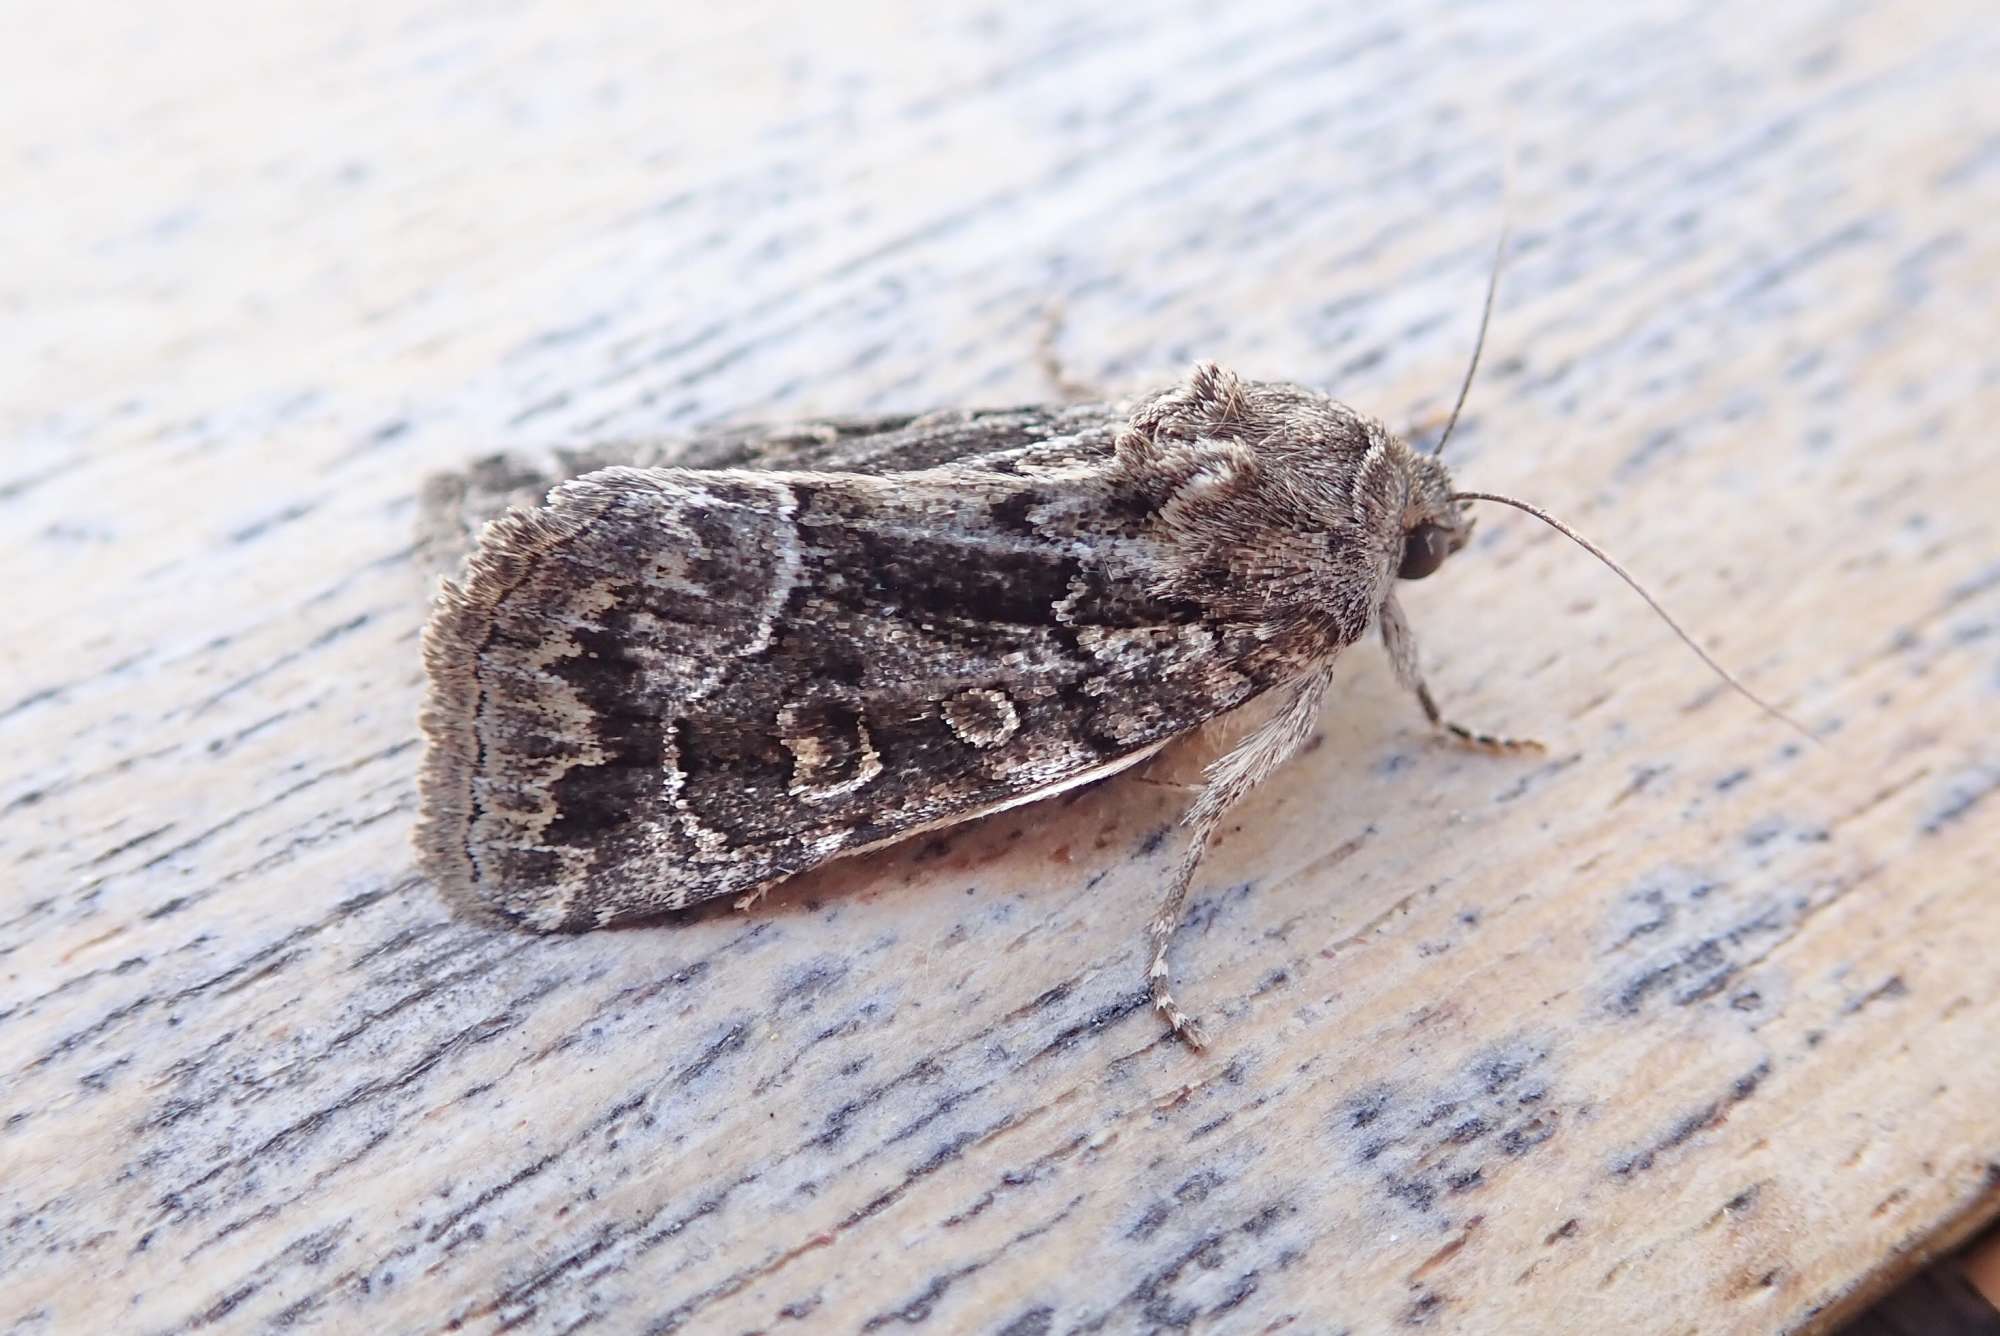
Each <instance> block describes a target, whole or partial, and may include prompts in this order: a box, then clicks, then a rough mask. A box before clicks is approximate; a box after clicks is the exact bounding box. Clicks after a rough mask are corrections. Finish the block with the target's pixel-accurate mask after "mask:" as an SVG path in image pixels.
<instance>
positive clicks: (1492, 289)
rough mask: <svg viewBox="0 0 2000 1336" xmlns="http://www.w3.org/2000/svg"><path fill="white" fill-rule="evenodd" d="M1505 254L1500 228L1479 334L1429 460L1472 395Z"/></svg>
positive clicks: (1504, 237) (1441, 449)
mask: <svg viewBox="0 0 2000 1336" xmlns="http://www.w3.org/2000/svg"><path fill="white" fill-rule="evenodd" d="M1506 254H1507V228H1506V225H1505V224H1504V223H1503V224H1502V225H1501V227H1500V240H1499V242H1498V244H1496V245H1495V246H1494V247H1493V272H1492V273H1490V274H1488V275H1487V276H1486V305H1485V306H1483V307H1482V308H1480V312H1479V334H1478V337H1476V338H1474V339H1473V341H1472V361H1470V362H1469V363H1467V364H1466V367H1465V381H1464V383H1463V384H1461V385H1460V386H1459V387H1458V402H1457V403H1455V404H1453V405H1452V406H1451V416H1450V417H1448V418H1446V419H1445V422H1444V432H1443V434H1442V435H1440V436H1439V437H1438V443H1437V444H1436V445H1434V446H1432V447H1431V458H1433V459H1435V458H1437V457H1438V456H1439V455H1441V454H1443V453H1444V443H1445V442H1446V441H1448V440H1450V439H1451V429H1452V428H1453V427H1456V426H1457V425H1458V415H1459V413H1460V412H1461V411H1462V410H1463V409H1464V408H1465V397H1466V396H1467V395H1469V394H1471V393H1472V377H1473V376H1474V374H1476V373H1477V372H1478V370H1479V354H1480V353H1482V352H1484V351H1486V326H1487V325H1489V324H1490V323H1492V320H1493V294H1494V293H1496V292H1498V291H1500V261H1501V260H1502V259H1503V258H1504V257H1505V256H1506Z"/></svg>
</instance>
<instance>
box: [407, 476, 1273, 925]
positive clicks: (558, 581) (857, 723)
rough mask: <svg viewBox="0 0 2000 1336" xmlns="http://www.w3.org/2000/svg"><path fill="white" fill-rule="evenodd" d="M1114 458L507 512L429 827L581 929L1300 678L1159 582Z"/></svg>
mask: <svg viewBox="0 0 2000 1336" xmlns="http://www.w3.org/2000/svg"><path fill="white" fill-rule="evenodd" d="M1101 474H1102V471H1101V470H1099V471H1097V472H1096V473H1093V472H1091V471H1090V470H1088V469H1084V470H1077V471H1073V472H1072V474H1071V475H1069V476H1064V477H1055V476H1050V477H1047V478H1039V479H1036V478H1024V477H1023V476H1020V475H1017V474H1007V473H1002V472H989V471H980V470H971V469H965V468H953V469H949V470H936V471H930V472H919V473H909V474H893V475H887V476H869V475H860V474H826V473H785V472H759V471H692V470H677V469H652V470H639V469H624V468H613V469H608V470H605V471H602V472H599V473H596V474H592V475H590V476H588V477H585V478H582V479H579V480H577V481H574V482H571V483H568V484H566V485H564V486H563V487H561V488H559V489H558V490H557V491H556V493H555V494H554V495H553V496H552V497H551V500H550V504H549V505H548V506H546V507H544V508H541V509H538V510H532V511H522V512H516V513H514V514H511V515H508V516H506V517H503V518H502V519H500V520H498V521H496V522H494V523H493V524H492V525H490V526H489V527H488V528H487V530H486V531H485V533H484V534H483V535H482V537H481V539H480V542H479V546H478V550H477V551H476V553H475V554H474V556H473V559H472V561H471V563H470V566H469V569H468V573H467V576H466V578H465V580H464V582H463V583H462V584H461V585H456V586H452V585H448V586H447V587H446V590H445V592H444V594H443V595H442V596H441V598H440V600H439V603H438V606H437V608H436V610H435V612H434V614H433V616H432V619H431V622H430V625H429V626H428V628H427V630H426V633H425V646H424V648H425V658H426V663H427V667H428V669H429V676H430V689H429V696H428V699H427V703H426V706H425V709H424V716H423V719H424V728H425V732H426V734H427V736H428V739H429V744H430V745H429V750H428V754H427V756H426V759H425V762H424V767H423V774H422V805H423V814H422V820H421V824H420V828H419V834H418V846H419V850H420V855H421V858H422V861H423V864H424V866H425V869H426V870H427V871H428V872H429V873H430V875H431V876H432V877H433V878H434V879H435V880H436V881H437V882H438V883H439V885H440V886H441V887H442V888H443V889H444V891H445V892H446V893H447V895H448V896H450V897H451V898H453V899H454V900H456V901H458V902H460V903H462V904H466V905H470V906H474V907H477V908H480V909H483V910H486V911H488V912H494V913H498V914H500V915H503V916H505V917H507V918H510V919H513V920H516V921H519V922H522V923H524V924H526V925H528V926H531V927H534V928H537V929H542V930H552V929H576V928H586V927H592V926H597V925H600V924H604V923H609V922H613V921H616V920H620V919H627V918H634V917H640V916H645V915H650V914H655V913H658V912H660V911H663V910H671V909H678V908H681V907H683V906H686V905H690V904H693V903H696V902H698V901H702V900H707V899H710V898H713V897H717V896H724V895H731V894H740V893H743V892H746V891H750V890H754V889H756V888H758V887H760V886H765V885H768V884H770V883H771V882H773V881H776V880H778V879H780V878H782V877H785V876H788V875H790V874H792V873H794V872H797V871H800V870H803V869H805V868H808V867H812V866H814V865H816V864H818V863H821V862H824V861H826V860H827V859H829V858H833V857H837V856H839V855H841V854H844V853H850V852H855V851H858V850H860V849H864V848H868V847H872V846H875V845H879V844H883V843H887V842H891V841H893V840H896V839H899V838H902V837H904V836H906V835H909V834H911V833H914V832H916V831H919V830H923V829H927V828H931V827H935V826H938V825H943V824H947V823H950V822H954V821H959V820H964V819H966V818H968V817H971V816H976V815H979V814H980V813H982V812H985V811H990V810H994V809H995V808H997V807H1003V806H1008V805H1012V804H1013V803H1016V802H1022V801H1027V800H1029V799H1031V798H1033V797H1036V796H1039V795H1043V794H1047V793H1049V792H1053V791H1055V790H1058V789H1061V788H1064V787H1069V786H1072V785H1074V784H1077V783H1082V782H1087V781H1088V780H1089V779H1091V778H1094V777H1095V776H1097V775H1098V774H1102V773H1109V772H1110V771H1112V770H1115V769H1118V768H1120V767H1122V766H1123V765H1126V764H1129V763H1131V762H1132V761H1133V760H1136V759H1139V758H1140V757H1142V756H1143V755H1145V754H1147V753H1148V752H1150V751H1152V750H1153V749H1155V748H1157V747H1158V746H1159V745H1161V744H1162V743H1163V742H1165V741H1166V740H1168V739H1170V738H1172V737H1174V736H1176V735H1178V734H1181V733H1184V732H1186V731H1188V730H1189V729H1192V728H1194V727H1196V726H1197V725H1199V724H1201V723H1202V722H1204V721H1205V720H1206V719H1208V718H1211V717H1213V716H1215V715H1216V714H1218V713H1220V712H1222V711H1223V710H1226V709H1228V708H1231V707H1233V706H1234V705H1236V704H1238V703H1240V702H1242V701H1243V700H1246V699H1248V698H1250V697H1251V696H1253V695H1256V694H1257V693H1259V692H1260V691H1262V690H1264V689H1265V688H1266V687H1268V686H1270V685H1273V684H1274V683H1273V682H1271V681H1268V680H1264V679H1263V678H1262V677H1260V676H1259V673H1258V671H1257V670H1256V669H1254V668H1251V667H1248V666H1246V665H1248V664H1250V663H1251V662H1252V661H1253V660H1254V658H1255V654H1254V641H1255V635H1254V632H1253V631H1252V630H1251V629H1250V628H1236V627H1229V626H1219V625H1216V624H1213V623H1211V622H1209V621H1206V620H1204V618H1203V616H1202V615H1201V609H1200V608H1199V607H1197V606H1194V605H1190V604H1184V603H1175V602H1172V601H1169V600H1163V599H1161V598H1158V597H1155V596H1153V595H1151V594H1149V593H1148V592H1146V591H1147V589H1148V587H1149V581H1148V570H1149V565H1148V563H1149V562H1151V561H1153V560H1154V559H1155V554H1154V553H1152V551H1151V550H1150V547H1149V544H1150V543H1151V542H1152V540H1150V539H1149V538H1148V537H1147V536H1146V533H1145V523H1144V520H1143V517H1139V516H1135V515H1134V514H1132V513H1131V511H1132V507H1130V506H1129V505H1124V506H1122V507H1121V505H1120V504H1119V501H1120V498H1119V497H1118V496H1117V495H1116V494H1115V492H1114V491H1113V490H1112V489H1110V488H1109V486H1108V485H1107V484H1105V483H1104V482H1103V481H1102V477H1101Z"/></svg>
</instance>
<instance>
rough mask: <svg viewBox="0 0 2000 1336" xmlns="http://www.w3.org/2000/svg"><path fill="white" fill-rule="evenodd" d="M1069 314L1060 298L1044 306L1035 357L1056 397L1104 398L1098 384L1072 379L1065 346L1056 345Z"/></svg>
mask: <svg viewBox="0 0 2000 1336" xmlns="http://www.w3.org/2000/svg"><path fill="white" fill-rule="evenodd" d="M1066 323H1067V316H1066V315H1065V313H1064V311H1063V304H1062V302H1061V300H1059V299H1058V300H1054V301H1051V302H1050V303H1049V304H1048V305H1047V306H1046V307H1044V308H1043V309H1042V330H1041V333H1040V334H1039V335H1037V336H1036V338H1035V361H1036V362H1037V363H1038V364H1039V365H1040V366H1041V368H1042V375H1043V376H1045V377H1046V378H1047V379H1048V382H1049V388H1051V389H1053V390H1054V391H1055V393H1056V397H1057V398H1058V399H1060V400H1061V401H1062V402H1063V403H1066V404H1082V403H1091V402H1094V401H1095V400H1098V399H1102V398H1103V397H1104V395H1102V394H1101V393H1099V392H1098V389H1097V387H1096V386H1095V385H1086V384H1085V383H1084V382H1082V381H1080V380H1075V379H1072V378H1071V376H1070V374H1069V368H1067V367H1065V366H1064V365H1063V359H1062V350H1061V349H1060V348H1058V347H1057V346H1056V345H1057V344H1058V343H1059V342H1060V341H1061V339H1062V332H1063V326H1064V325H1065V324H1066Z"/></svg>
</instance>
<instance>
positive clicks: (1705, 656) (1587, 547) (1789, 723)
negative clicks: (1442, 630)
mask: <svg viewBox="0 0 2000 1336" xmlns="http://www.w3.org/2000/svg"><path fill="white" fill-rule="evenodd" d="M1451 499H1452V500H1454V501H1497V502H1499V503H1500V504H1501V505H1503V506H1512V507H1514V509H1516V510H1524V511H1526V512H1527V513H1528V514H1530V515H1533V516H1534V517H1535V518H1536V519H1538V520H1540V521H1541V522H1542V523H1544V524H1546V525H1548V526H1549V527H1550V528H1551V529H1554V530H1555V531H1556V532H1557V533H1559V534H1561V535H1562V536H1563V537H1565V538H1567V539H1569V540H1570V541H1571V542H1572V543H1575V544H1576V545H1577V546H1578V547H1580V548H1582V549H1583V550H1584V551H1586V552H1588V553H1590V555H1591V556H1593V557H1596V558H1597V559H1598V560H1599V561H1601V562H1603V563H1604V564H1605V565H1606V566H1609V567H1610V568H1611V569H1612V571H1613V572H1614V573H1615V574H1616V575H1617V576H1618V578H1619V579H1621V580H1623V581H1624V582H1625V583H1626V584H1628V585H1631V586H1632V588H1633V589H1634V590H1635V591H1636V592H1637V593H1638V595H1639V597H1640V598H1643V599H1645V600H1646V606H1648V607H1650V608H1651V609H1652V610H1653V611H1654V612H1656V613H1658V614H1659V615H1660V620H1661V621H1663V622H1665V623H1666V624H1667V625H1668V626H1670V627H1672V628H1673V631H1674V634H1675V635H1677V636H1679V637H1680V638H1681V643H1683V644H1685V645H1686V646H1687V647H1688V648H1689V649H1691V650H1693V651H1694V652H1695V653H1696V654H1697V655H1698V656H1700V658H1701V661H1702V662H1703V663H1705V664H1707V665H1708V666H1709V667H1710V668H1711V669H1713V670H1714V672H1715V675H1716V676H1717V677H1719V678H1721V679H1722V680H1723V681H1724V682H1727V683H1728V684H1729V685H1730V686H1731V687H1732V688H1733V689H1734V690H1735V691H1736V692H1737V694H1738V695H1740V696H1742V697H1743V698H1744V699H1745V700H1747V701H1749V702H1750V703H1751V704H1752V705H1755V706H1756V707H1757V708H1758V709H1760V710H1762V711H1763V712H1764V713H1765V714H1768V715H1770V716H1771V717H1772V718H1773V719H1776V720H1777V721H1778V722H1779V723H1781V724H1784V725H1785V726H1786V727H1787V728H1790V729H1791V730H1793V731H1794V732H1796V733H1797V734H1799V736H1801V737H1803V738H1805V739H1806V740H1807V741H1809V742H1814V743H1817V742H1818V741H1819V739H1818V738H1816V737H1814V736H1813V735H1812V732H1811V730H1809V729H1808V728H1807V727H1806V726H1805V725H1804V724H1801V723H1800V722H1799V721H1798V720H1796V719H1794V718H1792V717H1791V716H1790V715H1789V714H1786V713H1785V712H1784V711H1783V710H1781V709H1779V708H1778V707H1777V706H1775V705H1773V704H1771V703H1770V702H1769V701H1767V700H1765V699H1764V698H1763V697H1762V696H1759V695H1758V694H1757V693H1756V692H1754V691H1752V690H1751V689H1750V688H1749V687H1746V686H1744V685H1743V684H1742V683H1741V682H1739V681H1737V680H1736V675H1735V674H1734V673H1732V672H1730V671H1729V670H1728V669H1727V668H1724V667H1723V666H1722V665H1721V664H1719V663H1717V662H1716V661H1715V660H1714V659H1713V658H1711V657H1709V653H1708V651H1707V650H1705V649H1703V648H1702V647H1701V646H1700V645H1699V644H1697V643H1695V638H1694V637H1693V636H1691V635H1689V634H1688V633H1687V632H1686V631H1684V630H1682V629H1681V624H1680V623H1679V622H1677V621H1675V620H1674V619H1673V616H1672V615H1671V614H1670V613H1668V611H1667V610H1666V609H1665V608H1663V607H1661V606H1660V600H1658V599H1656V598H1654V597H1653V596H1652V594H1651V593H1649V592H1647V589H1646V586H1644V585H1642V584H1640V583H1639V582H1638V581H1637V580H1636V579H1634V578H1633V577H1632V573H1631V572H1630V571H1628V570H1626V569H1625V568H1624V567H1623V566H1620V565H1619V564H1618V563H1617V562H1615V561H1613V560H1612V559H1611V557H1610V555H1609V554H1607V553H1606V552H1605V551H1604V549H1603V548H1601V547H1599V546H1598V545H1597V544H1595V543H1593V542H1591V541H1590V540H1589V539H1588V538H1585V537H1584V536H1583V535H1582V534H1580V533H1578V532H1577V531H1576V530H1574V529H1572V528H1570V527H1569V526H1568V525H1567V524H1564V523H1563V522H1562V521H1561V520H1559V519H1557V518H1556V517H1555V516H1553V515H1551V514H1549V512H1548V511H1546V510H1543V509H1542V508H1541V507H1540V506H1535V505H1530V504H1529V503H1528V502H1526V501H1522V500H1520V499H1519V498H1517V497H1512V496H1502V495H1500V494H1499V493H1498V492H1453V493H1452V494H1451Z"/></svg>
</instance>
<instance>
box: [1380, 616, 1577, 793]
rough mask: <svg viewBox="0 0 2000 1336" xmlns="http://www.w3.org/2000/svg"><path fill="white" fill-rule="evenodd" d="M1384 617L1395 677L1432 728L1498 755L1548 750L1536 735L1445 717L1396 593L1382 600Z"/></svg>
mask: <svg viewBox="0 0 2000 1336" xmlns="http://www.w3.org/2000/svg"><path fill="white" fill-rule="evenodd" d="M1381 620H1382V644H1383V645H1384V646H1385V647H1386V648H1387V649H1388V651H1389V663H1390V664H1391V666H1393V667H1394V668H1395V670H1396V680H1397V681H1398V682H1401V683H1402V684H1403V685H1404V686H1405V687H1408V688H1409V689H1410V690H1411V691H1412V692H1414V693H1415V694H1416V697H1417V704H1418V705H1420V706H1422V707H1423V711H1424V718H1426V719H1428V720H1430V721H1431V726H1432V727H1433V728H1439V729H1442V730H1443V731H1445V732H1446V733H1449V734H1450V735H1451V736H1452V737H1453V738H1455V739H1457V740H1458V741H1459V742H1460V743H1462V744H1463V745H1465V746H1467V747H1471V748H1472V749H1473V750H1475V751H1483V752H1490V753H1492V754H1494V755H1496V756H1504V755H1508V754H1510V753H1519V752H1539V751H1546V750H1547V748H1545V747H1543V746H1542V744H1541V743H1539V742H1537V741H1536V740H1535V739H1533V738H1502V737H1495V736H1494V735H1493V734H1491V733H1480V732H1476V731H1474V730H1472V729H1470V728H1466V727H1465V726H1464V725H1462V724H1455V723H1453V722H1452V721H1451V720H1449V719H1446V718H1445V717H1444V715H1443V714H1442V713H1440V712H1439V710H1438V707H1437V702H1436V701H1434V700H1432V699H1431V689H1430V688H1429V687H1427V686H1425V685H1424V674H1423V669H1422V668H1420V667H1418V665H1417V639H1416V637H1415V636H1414V635H1412V634H1411V633H1410V624H1409V622H1408V621H1406V620H1405V619H1404V617H1403V609H1402V608H1401V606H1399V605H1398V604H1397V602H1396V596H1395V595H1394V594H1393V593H1392V594H1390V595H1389V597H1388V598H1386V599H1384V600H1383V601H1382V619H1381Z"/></svg>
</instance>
